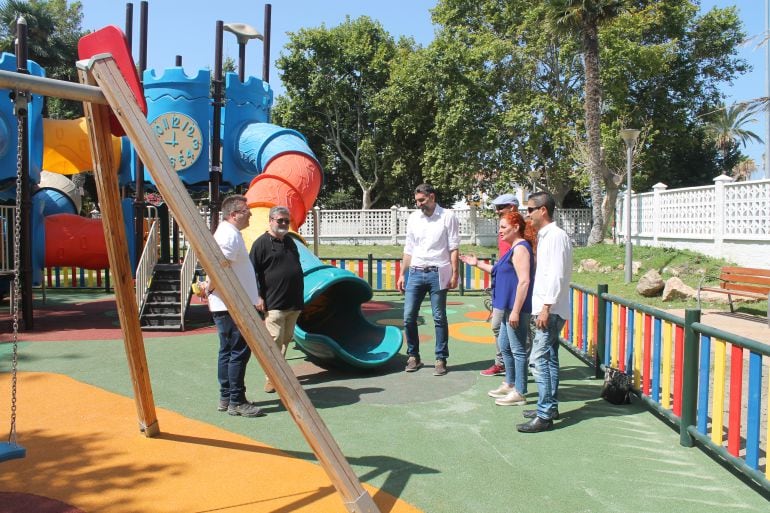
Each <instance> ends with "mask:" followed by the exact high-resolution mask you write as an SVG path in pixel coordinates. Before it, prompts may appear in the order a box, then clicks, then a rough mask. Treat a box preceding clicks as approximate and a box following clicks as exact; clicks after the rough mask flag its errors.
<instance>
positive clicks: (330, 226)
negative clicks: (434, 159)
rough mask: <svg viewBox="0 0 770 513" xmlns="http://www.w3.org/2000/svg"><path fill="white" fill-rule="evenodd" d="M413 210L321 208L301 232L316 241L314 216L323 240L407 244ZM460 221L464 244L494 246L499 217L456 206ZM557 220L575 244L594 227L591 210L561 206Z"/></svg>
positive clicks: (583, 242)
mask: <svg viewBox="0 0 770 513" xmlns="http://www.w3.org/2000/svg"><path fill="white" fill-rule="evenodd" d="M412 212H414V210H413V209H407V208H397V207H392V208H390V209H372V210H321V209H318V208H316V209H313V211H312V212H310V213H308V216H307V220H306V222H305V224H304V225H303V226H302V227H301V228H300V230H299V233H300V235H302V236H303V237H304V238H305V239H306V240H307V241H308V242H310V241H312V240H313V237H314V233H313V225H314V222H313V220H314V216H316V217H317V219H318V227H319V228H318V235H319V237H320V242H321V243H322V244H323V243H326V244H330V243H331V244H343V245H344V244H348V245H376V244H404V241H405V238H406V223H407V220H408V218H409V215H410V214H411V213H412ZM453 212H454V213H455V215H456V216H457V219H458V220H459V221H460V238H461V240H462V243H463V244H478V245H483V246H495V245H496V244H497V218H496V217H488V216H484V215H483V214H482V213H481V212H480V211H479V209H477V208H476V207H470V208H466V209H454V210H453ZM556 222H557V224H559V225H560V226H561V227H563V228H564V229H565V230H566V231H567V233H568V234H570V237H571V238H572V242H573V244H575V245H580V246H584V245H585V244H586V241H587V240H588V233H589V232H590V229H591V211H590V210H588V209H559V210H557V211H556Z"/></svg>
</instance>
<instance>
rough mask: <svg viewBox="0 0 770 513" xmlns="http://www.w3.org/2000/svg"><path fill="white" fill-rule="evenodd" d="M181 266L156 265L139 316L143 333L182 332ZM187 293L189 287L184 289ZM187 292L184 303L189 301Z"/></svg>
mask: <svg viewBox="0 0 770 513" xmlns="http://www.w3.org/2000/svg"><path fill="white" fill-rule="evenodd" d="M181 268H182V266H181V264H157V265H156V266H155V269H154V270H153V274H152V281H151V282H150V289H149V291H148V292H147V300H146V301H145V303H144V307H143V308H142V312H141V314H140V316H139V320H140V324H141V327H142V330H145V331H184V317H183V311H184V310H185V308H184V307H185V306H186V305H183V304H182V300H181V293H180V292H181V290H182V285H181V277H180V270H181ZM186 288H187V290H188V291H189V289H190V287H189V286H187V287H186ZM189 299H190V295H189V292H188V294H187V295H186V301H189Z"/></svg>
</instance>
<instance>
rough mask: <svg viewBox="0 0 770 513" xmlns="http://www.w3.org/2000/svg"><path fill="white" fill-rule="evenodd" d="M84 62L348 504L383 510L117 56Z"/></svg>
mask: <svg viewBox="0 0 770 513" xmlns="http://www.w3.org/2000/svg"><path fill="white" fill-rule="evenodd" d="M79 66H81V67H82V66H85V70H86V73H87V74H88V75H89V76H90V77H91V78H92V80H93V81H94V82H95V83H96V84H98V85H99V87H100V88H101V90H102V92H103V93H104V96H105V98H107V101H108V103H109V105H110V106H111V107H112V110H113V112H114V114H115V115H116V116H117V118H118V120H119V121H120V124H121V125H122V126H123V129H124V130H125V131H126V134H127V135H128V136H129V138H130V139H131V142H132V143H133V145H134V148H135V149H136V152H137V153H138V154H139V157H140V158H141V159H142V162H144V164H145V165H146V166H147V169H148V170H149V172H150V174H151V176H152V178H153V180H154V181H155V185H156V187H157V188H158V190H159V191H160V193H161V194H162V195H163V199H164V200H165V201H166V202H167V203H168V205H169V208H170V209H171V212H173V214H174V218H175V219H176V220H177V221H178V222H179V225H180V226H181V227H182V230H184V233H185V236H186V237H187V239H188V240H189V241H190V244H191V245H192V247H193V249H194V250H195V252H196V254H197V255H198V258H199V260H200V262H201V264H202V265H203V267H204V269H206V272H207V274H208V275H210V276H211V278H212V279H213V281H214V282H215V283H216V286H217V290H218V293H219V295H220V297H221V298H222V300H223V301H224V302H225V304H226V305H227V309H228V311H229V312H230V315H231V316H232V317H233V319H234V320H235V323H236V324H237V325H238V327H239V328H240V331H241V333H242V334H243V337H244V338H245V339H246V342H247V344H248V345H249V348H250V349H251V351H252V352H253V353H254V355H255V356H256V358H257V360H259V363H260V365H262V368H263V369H264V371H265V373H266V374H267V376H268V377H269V378H270V381H271V382H272V383H273V384H274V385H275V388H276V390H277V391H278V394H279V396H280V398H281V400H282V401H283V403H284V405H285V406H286V409H287V411H288V412H289V414H290V415H291V416H292V418H293V419H294V422H295V423H296V424H297V426H298V427H299V429H300V431H301V432H302V434H303V436H304V437H305V439H306V440H307V441H308V443H309V444H310V447H311V448H312V450H313V452H314V453H315V455H316V457H317V458H318V460H319V461H320V463H321V465H322V466H323V468H324V470H325V471H326V473H327V475H328V476H329V478H330V479H331V481H332V484H333V485H334V487H335V488H336V489H337V491H338V493H339V494H340V495H341V496H342V498H343V502H344V504H345V506H346V507H347V508H348V510H349V511H351V512H354V513H376V512H379V509H378V508H377V506H376V504H375V503H374V500H373V499H372V497H371V496H370V495H369V494H368V492H367V491H366V490H365V489H364V488H363V487H362V486H361V483H360V481H359V480H358V477H357V476H356V475H355V473H354V472H353V469H352V468H351V467H350V464H349V463H348V461H347V460H346V459H345V456H344V455H343V454H342V451H341V450H340V448H339V446H338V445H337V443H336V442H335V440H334V438H333V437H332V435H331V433H330V432H329V430H328V428H327V427H326V425H325V424H324V422H323V420H322V419H321V417H320V415H319V414H318V411H316V409H315V408H314V407H313V404H312V403H311V402H310V399H309V398H308V396H307V394H306V393H305V391H304V390H303V389H302V386H301V385H300V384H299V381H297V378H296V377H295V376H294V372H293V371H292V369H291V367H290V366H289V364H288V363H286V361H285V360H284V358H283V355H282V354H281V351H280V350H279V349H278V348H277V347H276V346H275V344H274V342H273V339H272V337H271V336H270V334H269V333H268V331H267V329H266V328H265V325H264V322H263V321H262V320H261V319H260V318H259V316H258V315H257V311H256V309H255V308H254V305H252V304H250V303H249V301H248V296H247V294H246V292H245V290H244V289H243V286H242V285H241V283H240V282H239V281H238V279H237V277H236V276H235V273H233V271H232V269H230V266H229V262H228V260H227V259H226V258H225V256H224V255H223V254H222V251H221V250H220V249H219V246H218V245H217V243H216V241H215V240H214V237H213V236H212V235H211V233H210V232H209V230H208V228H207V227H206V224H205V223H204V221H203V218H201V216H200V213H199V212H198V208H197V207H196V206H195V204H194V203H193V201H192V199H191V198H190V195H189V194H188V193H187V190H186V189H185V187H184V184H183V183H182V181H181V180H180V179H179V177H178V176H177V175H176V173H175V172H174V170H173V169H172V168H171V165H170V163H169V161H168V157H167V156H166V154H165V152H164V151H163V148H162V147H161V144H160V142H159V141H158V139H157V138H156V137H155V134H154V133H153V132H152V130H151V128H150V126H149V125H148V124H147V120H146V119H145V118H144V115H143V114H142V112H141V110H140V109H139V107H138V106H137V105H136V102H135V101H134V99H133V96H132V93H131V90H130V89H129V88H128V86H127V85H126V83H125V80H124V79H123V77H122V76H121V75H120V71H119V70H118V67H117V66H116V64H115V62H114V60H113V59H112V57H110V56H104V55H99V56H96V57H94V58H93V59H91V60H90V61H88V62H87V63H79ZM188 285H189V284H187V285H185V284H182V286H188Z"/></svg>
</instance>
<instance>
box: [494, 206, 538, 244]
mask: <svg viewBox="0 0 770 513" xmlns="http://www.w3.org/2000/svg"><path fill="white" fill-rule="evenodd" d="M500 219H505V220H506V221H507V222H508V224H509V225H510V226H513V225H514V224H516V225H518V226H519V231H518V234H519V237H521V238H522V239H524V240H526V241H527V242H529V245H530V246H532V250H533V251H534V249H535V244H537V232H536V231H535V229H534V228H532V223H531V222H530V223H527V222H525V221H524V216H522V215H521V214H520V213H518V212H514V211H511V212H506V213H504V214H503V215H501V216H500Z"/></svg>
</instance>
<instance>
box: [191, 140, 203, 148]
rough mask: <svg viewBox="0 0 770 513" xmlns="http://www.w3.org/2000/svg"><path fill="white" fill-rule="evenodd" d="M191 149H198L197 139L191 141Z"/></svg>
mask: <svg viewBox="0 0 770 513" xmlns="http://www.w3.org/2000/svg"><path fill="white" fill-rule="evenodd" d="M192 147H193V149H194V150H197V149H198V148H200V147H201V143H200V141H199V140H198V139H193V140H192Z"/></svg>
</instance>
